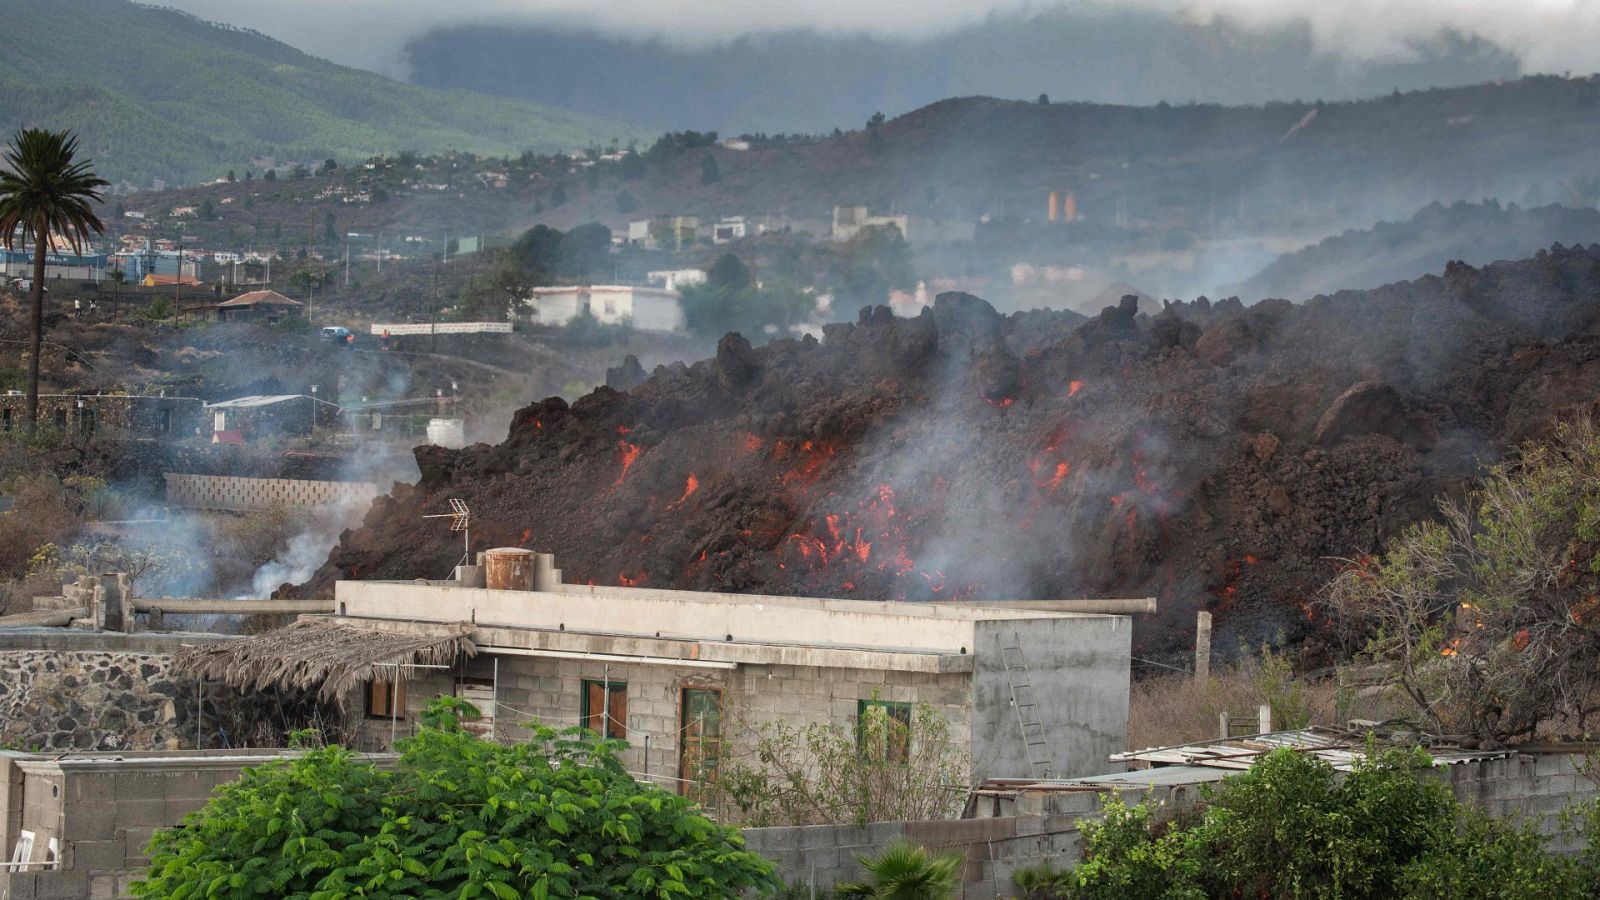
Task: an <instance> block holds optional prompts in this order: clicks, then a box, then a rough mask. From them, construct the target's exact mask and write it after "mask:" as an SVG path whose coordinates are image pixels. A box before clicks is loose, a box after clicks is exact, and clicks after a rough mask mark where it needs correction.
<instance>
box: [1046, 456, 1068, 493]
mask: <svg viewBox="0 0 1600 900" xmlns="http://www.w3.org/2000/svg"><path fill="white" fill-rule="evenodd" d="M1071 471H1072V466H1070V465H1068V464H1067V463H1056V474H1055V475H1054V476H1053V477H1052V478H1051V479H1050V490H1052V491H1053V490H1056V489H1057V488H1059V487H1061V483H1062V482H1063V481H1066V480H1067V473H1069V472H1071Z"/></svg>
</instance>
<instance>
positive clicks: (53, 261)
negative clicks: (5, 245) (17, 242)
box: [0, 249, 110, 282]
mask: <svg viewBox="0 0 1600 900" xmlns="http://www.w3.org/2000/svg"><path fill="white" fill-rule="evenodd" d="M109 260H110V257H108V256H106V255H105V254H104V253H89V252H85V253H72V252H69V251H63V250H53V251H51V252H48V253H46V254H45V257H44V277H45V279H46V280H54V279H57V278H61V279H70V280H73V281H94V282H99V281H101V280H103V279H104V278H105V277H106V272H107V271H108V270H109ZM0 277H6V278H32V277H33V250H31V249H24V250H4V249H0Z"/></svg>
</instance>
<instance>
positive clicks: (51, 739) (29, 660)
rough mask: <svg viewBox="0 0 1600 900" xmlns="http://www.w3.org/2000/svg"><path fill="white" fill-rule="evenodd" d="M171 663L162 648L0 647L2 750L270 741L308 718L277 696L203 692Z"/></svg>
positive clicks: (214, 687)
mask: <svg viewBox="0 0 1600 900" xmlns="http://www.w3.org/2000/svg"><path fill="white" fill-rule="evenodd" d="M171 664H172V657H171V656H170V655H168V654H166V653H144V652H125V651H118V650H67V651H62V650H0V748H8V749H14V750H27V751H33V750H40V751H46V750H153V749H177V748H180V747H182V748H187V747H194V746H195V742H196V740H197V738H198V739H202V740H204V742H205V745H206V746H208V747H217V746H225V745H231V746H250V745H254V746H262V745H273V744H277V743H280V742H281V741H282V740H283V732H284V730H285V728H287V727H292V726H293V724H294V723H296V722H302V721H304V720H305V718H304V715H303V710H301V709H300V708H299V706H298V705H296V704H294V703H287V702H280V699H279V697H278V696H277V695H276V694H259V695H245V694H240V693H238V692H236V691H234V690H233V689H232V688H229V687H225V686H222V685H218V684H207V685H205V687H204V690H203V692H202V690H201V686H200V685H199V684H198V683H197V682H196V681H195V679H193V678H192V677H188V676H183V675H178V674H176V673H174V672H173V671H172V669H171ZM202 693H203V700H204V705H203V706H202V704H201V701H202ZM197 714H198V715H199V716H200V717H201V718H200V721H199V722H198V723H197V721H196V716H197ZM286 723H287V724H286Z"/></svg>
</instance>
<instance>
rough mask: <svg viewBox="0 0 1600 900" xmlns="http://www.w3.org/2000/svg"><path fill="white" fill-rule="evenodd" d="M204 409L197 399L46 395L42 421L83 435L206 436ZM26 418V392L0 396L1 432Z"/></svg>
mask: <svg viewBox="0 0 1600 900" xmlns="http://www.w3.org/2000/svg"><path fill="white" fill-rule="evenodd" d="M80 404H81V406H80ZM202 408H203V405H202V404H201V402H200V401H199V400H197V399H195V398H193V397H141V396H129V395H124V394H86V395H78V394H41V395H40V396H39V421H40V422H41V423H42V424H44V425H45V426H46V427H53V428H57V429H59V430H62V431H70V432H77V433H97V432H102V431H113V432H125V433H127V434H130V435H133V436H135V437H142V438H164V439H172V438H183V439H188V438H194V437H197V436H198V435H199V434H200V425H201V412H202ZM26 416H27V398H26V397H25V396H23V395H21V394H0V430H9V429H10V428H11V427H13V425H16V426H18V427H20V425H21V423H22V421H23V419H24V418H25V417H26Z"/></svg>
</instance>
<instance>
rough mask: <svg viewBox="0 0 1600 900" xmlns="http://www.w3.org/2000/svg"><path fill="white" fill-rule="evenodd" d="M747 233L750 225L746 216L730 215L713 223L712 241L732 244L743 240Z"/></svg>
mask: <svg viewBox="0 0 1600 900" xmlns="http://www.w3.org/2000/svg"><path fill="white" fill-rule="evenodd" d="M758 230H759V229H758ZM747 233H748V226H747V223H746V222H745V220H744V216H728V217H725V218H722V219H718V220H717V221H716V222H713V223H712V225H711V243H713V244H731V243H733V242H734V241H742V240H744V238H745V235H746V234H747Z"/></svg>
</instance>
